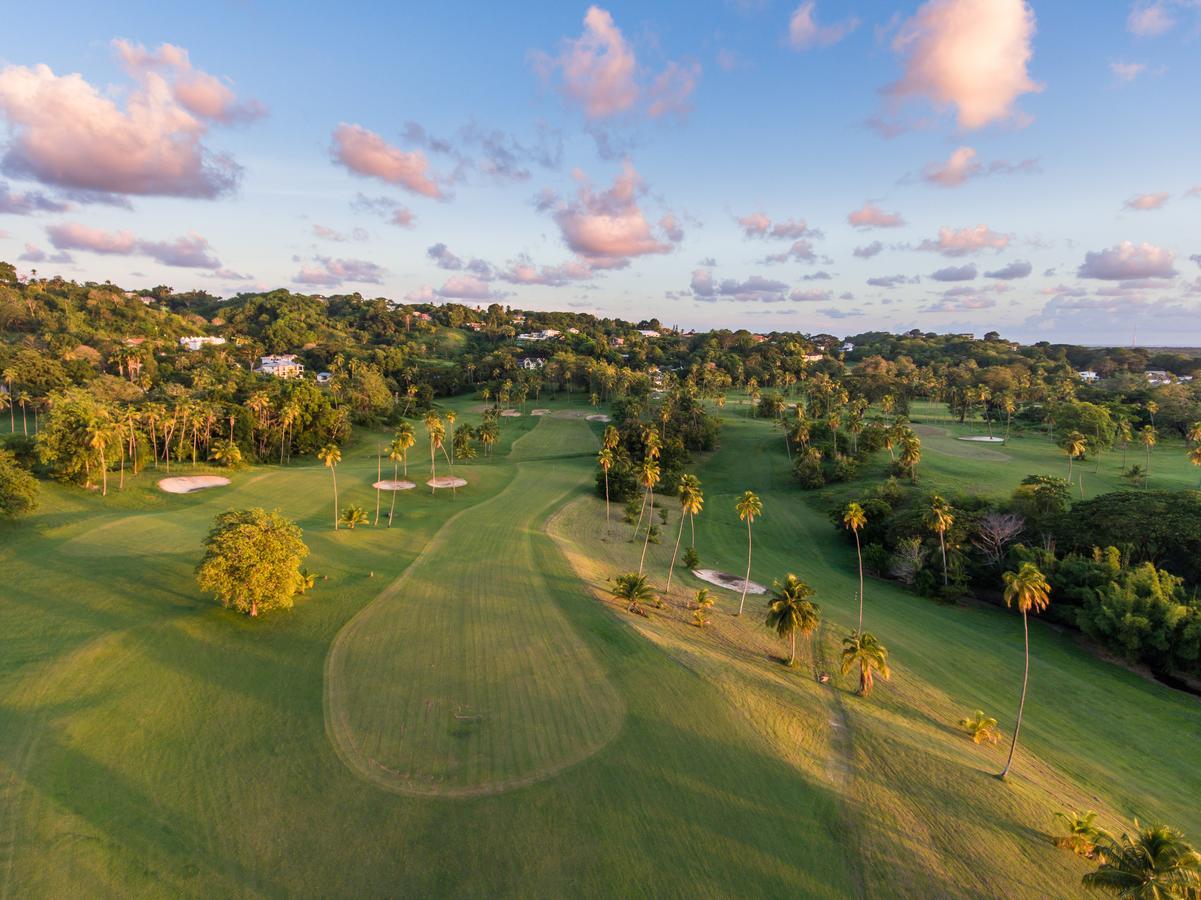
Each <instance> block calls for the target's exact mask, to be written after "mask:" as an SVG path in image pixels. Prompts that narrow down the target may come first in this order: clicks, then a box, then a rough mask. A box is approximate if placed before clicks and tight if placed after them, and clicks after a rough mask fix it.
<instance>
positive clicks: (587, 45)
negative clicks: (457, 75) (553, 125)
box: [530, 6, 701, 119]
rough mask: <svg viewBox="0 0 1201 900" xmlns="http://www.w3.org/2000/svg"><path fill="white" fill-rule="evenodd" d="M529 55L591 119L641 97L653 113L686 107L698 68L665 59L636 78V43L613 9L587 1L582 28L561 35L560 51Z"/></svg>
mask: <svg viewBox="0 0 1201 900" xmlns="http://www.w3.org/2000/svg"><path fill="white" fill-rule="evenodd" d="M530 61H531V63H532V64H533V67H534V71H535V72H537V74H538V75H539V76H540V77H541V78H542V79H543V80H544V81H547V82H549V81H551V80H552V79H554V78H555V76H556V75H557V76H558V82H559V89H560V90H561V91H562V93H563V96H564V97H565V98H566V99H567V100H568V101H569V102H570V103H573V104H575V105H577V106H579V107H580V108H582V109H583V111H584V115H585V116H587V117H588V118H589V119H605V118H609V117H611V116H615V115H619V114H621V113H625V112H629V111H631V110H633V109H634V108H635V107H636V106H637V105H638V104H639V102H640V101H642V100H644V99H645V100H646V101H647V106H646V112H647V114H648V115H649V116H650V117H651V118H659V117H662V116H665V115H668V114H672V113H675V114H682V113H685V112H687V110H688V103H689V99H690V98H691V96H692V93H693V91H694V90H695V89H696V84H697V81H698V80H699V79H700V74H701V67H700V65H699V64H698V63H695V62H691V63H677V62H669V63H668V64H667V65H666V67H665V68H664V69H662V70H661V71H660V72H658V73H657V74H655V75H654V76H653V77H652V78H651V82H650V84H649V85H644V84H642V83H640V81H639V78H640V75H642V71H641V70H640V68H639V65H638V57H637V55H636V54H635V52H634V48H633V47H631V46H630V44H629V42H628V41H627V40H626V38H625V35H624V34H622V32H621V29H620V28H618V27H617V24H616V23H615V22H614V21H613V16H612V14H611V13H609V11H608V10H605V9H601V8H600V7H599V6H590V7H588V11H587V12H586V13H585V14H584V31H583V33H582V34H581V35H580V36H579V37H578V38H567V39H565V40H564V41H563V42H562V44H561V46H560V48H559V53H558V55H556V56H550V55H548V54H546V53H542V52H534V53H531V54H530Z"/></svg>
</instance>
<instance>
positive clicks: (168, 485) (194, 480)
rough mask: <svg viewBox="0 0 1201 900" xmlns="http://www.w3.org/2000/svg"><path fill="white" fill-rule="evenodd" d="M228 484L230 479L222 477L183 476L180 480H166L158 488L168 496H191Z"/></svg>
mask: <svg viewBox="0 0 1201 900" xmlns="http://www.w3.org/2000/svg"><path fill="white" fill-rule="evenodd" d="M227 484H229V479H228V478H222V477H221V476H220V475H181V476H179V477H178V478H164V479H163V480H162V481H160V482H159V483H158V487H159V490H161V491H166V492H167V493H168V494H190V493H192V492H193V491H203V490H204V489H205V488H214V487H224V486H225V485H227Z"/></svg>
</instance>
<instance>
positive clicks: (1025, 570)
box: [998, 562, 1051, 778]
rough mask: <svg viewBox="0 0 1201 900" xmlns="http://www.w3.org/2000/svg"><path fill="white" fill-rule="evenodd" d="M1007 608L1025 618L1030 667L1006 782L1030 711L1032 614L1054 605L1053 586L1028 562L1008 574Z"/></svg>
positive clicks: (1025, 672)
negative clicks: (1027, 698)
mask: <svg viewBox="0 0 1201 900" xmlns="http://www.w3.org/2000/svg"><path fill="white" fill-rule="evenodd" d="M1003 577H1004V581H1005V592H1004V594H1005V605H1006V606H1016V607H1017V608H1018V611H1019V612H1020V613H1021V614H1022V633H1023V635H1024V637H1025V642H1026V643H1025V646H1026V664H1025V668H1024V669H1023V672H1022V696H1021V699H1020V700H1019V701H1018V717H1017V722H1015V723H1014V726H1013V740H1012V741H1010V744H1009V756H1008V758H1007V759H1006V760H1005V768H1004V769H1002V770H1001V773H1000V775H999V776H998V777H1000V778H1005V776H1006V775H1008V774H1009V770H1010V768H1011V767H1012V766H1013V754H1014V751H1015V750H1016V749H1017V745H1018V733H1019V732H1020V731H1021V730H1022V713H1023V712H1024V711H1025V709H1026V687H1027V685H1028V684H1029V682H1030V619H1029V614H1030V613H1031V612H1036V613H1039V612H1042V611H1043V610H1044V609H1046V608H1047V607H1048V606H1049V605H1050V604H1051V585H1049V584H1048V583H1047V579H1046V577H1045V576H1044V575H1043V573H1042V572H1041V571H1039V568H1038V566H1036V565H1035V564H1034V563H1031V562H1024V563H1022V566H1021V568H1020V569H1018V571H1016V572H1006V573H1005V575H1004V576H1003Z"/></svg>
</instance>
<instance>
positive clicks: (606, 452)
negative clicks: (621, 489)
mask: <svg viewBox="0 0 1201 900" xmlns="http://www.w3.org/2000/svg"><path fill="white" fill-rule="evenodd" d="M613 461H614V457H613V451H612V450H610V449H609V448H608V447H602V448H601V451H600V453H598V454H597V455H596V464H597V465H598V466H600V468H601V471H602V472H604V473H605V534H606V535H608V533H609V470H610V469H612V468H613Z"/></svg>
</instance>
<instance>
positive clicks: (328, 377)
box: [301, 366, 334, 384]
mask: <svg viewBox="0 0 1201 900" xmlns="http://www.w3.org/2000/svg"><path fill="white" fill-rule="evenodd" d="M301 368H303V366H302V367H301ZM333 380H334V374H333V372H318V373H317V383H318V384H329V383H330V382H331V381H333Z"/></svg>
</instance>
